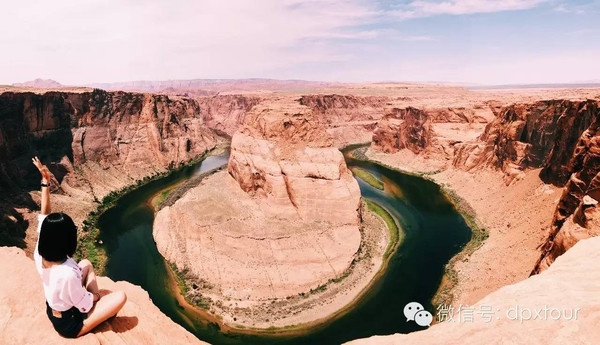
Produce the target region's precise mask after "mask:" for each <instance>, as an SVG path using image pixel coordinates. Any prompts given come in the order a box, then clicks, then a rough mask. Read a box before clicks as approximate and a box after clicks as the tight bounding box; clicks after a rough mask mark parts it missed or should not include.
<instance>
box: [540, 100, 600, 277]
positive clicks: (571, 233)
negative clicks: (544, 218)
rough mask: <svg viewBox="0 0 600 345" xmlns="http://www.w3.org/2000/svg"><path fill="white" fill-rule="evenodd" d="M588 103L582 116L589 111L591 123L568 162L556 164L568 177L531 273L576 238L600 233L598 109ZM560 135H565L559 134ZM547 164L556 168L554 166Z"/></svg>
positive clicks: (563, 250) (573, 242)
mask: <svg viewBox="0 0 600 345" xmlns="http://www.w3.org/2000/svg"><path fill="white" fill-rule="evenodd" d="M588 103H589V104H586V107H585V108H584V109H585V111H586V112H585V113H584V114H583V115H586V114H587V113H590V114H591V115H590V116H591V117H592V119H591V121H592V123H591V124H590V125H589V127H587V129H586V130H585V131H584V132H583V133H582V134H581V136H580V137H579V140H578V141H577V143H576V145H575V148H574V150H573V153H572V154H571V156H570V160H569V163H568V164H567V165H566V166H563V165H562V164H559V165H558V166H559V167H560V169H559V171H560V172H562V174H564V175H569V174H570V178H569V180H568V181H567V183H566V185H565V187H564V189H563V193H562V196H561V197H560V200H559V202H558V205H557V207H556V212H555V213H554V218H553V220H552V226H551V230H550V234H549V236H548V240H547V241H546V243H545V245H544V246H543V248H542V254H541V256H540V260H539V261H538V263H537V265H536V267H535V268H534V270H533V272H534V273H537V272H540V271H541V270H543V269H545V268H546V267H548V266H549V265H550V264H552V262H553V261H554V259H555V258H556V257H558V256H559V255H562V254H563V253H564V252H565V251H567V250H568V249H569V248H571V247H572V246H573V245H574V244H575V243H577V241H579V240H581V239H585V238H588V237H592V236H597V235H600V208H599V207H598V201H600V133H599V129H600V109H598V104H597V103H592V102H588ZM583 115H582V116H583ZM562 136H563V137H564V136H567V135H566V134H564V133H562ZM564 156H566V155H564ZM550 167H554V168H556V165H550ZM542 173H543V171H542Z"/></svg>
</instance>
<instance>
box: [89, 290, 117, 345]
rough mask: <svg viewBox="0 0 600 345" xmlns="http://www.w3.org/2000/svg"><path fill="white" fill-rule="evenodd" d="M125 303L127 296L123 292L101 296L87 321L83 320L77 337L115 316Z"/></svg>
mask: <svg viewBox="0 0 600 345" xmlns="http://www.w3.org/2000/svg"><path fill="white" fill-rule="evenodd" d="M125 302H127V296H126V295H125V293H124V292H123V291H116V292H111V293H109V294H108V295H105V296H103V297H102V298H101V299H100V300H99V301H98V302H96V304H95V305H94V307H93V308H92V310H90V312H89V313H88V317H87V319H85V320H83V327H82V328H81V331H79V334H78V335H77V336H78V337H79V336H82V335H84V334H86V333H87V332H89V331H91V330H93V329H94V328H96V326H98V325H99V324H101V323H102V322H103V321H105V320H107V319H109V318H111V317H112V316H115V315H117V313H118V312H119V310H121V308H123V305H125Z"/></svg>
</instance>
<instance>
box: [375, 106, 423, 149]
mask: <svg viewBox="0 0 600 345" xmlns="http://www.w3.org/2000/svg"><path fill="white" fill-rule="evenodd" d="M430 137H431V121H430V119H429V117H428V115H427V113H425V112H424V111H421V110H419V109H415V108H411V107H408V108H406V109H398V108H394V109H393V110H392V112H391V113H390V114H387V115H386V116H385V117H384V118H383V119H381V121H379V123H378V124H377V128H376V129H375V131H374V132H373V142H372V146H373V147H374V148H375V149H376V150H380V151H383V152H386V153H394V152H398V151H399V150H401V149H404V148H406V149H409V150H410V151H412V152H414V153H419V152H420V151H422V150H423V149H425V148H426V147H427V145H428V144H429V141H430V140H431V138H430Z"/></svg>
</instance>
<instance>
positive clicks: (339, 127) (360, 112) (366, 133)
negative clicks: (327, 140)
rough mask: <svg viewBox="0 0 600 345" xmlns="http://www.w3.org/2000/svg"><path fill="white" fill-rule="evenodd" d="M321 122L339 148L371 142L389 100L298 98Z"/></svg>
mask: <svg viewBox="0 0 600 345" xmlns="http://www.w3.org/2000/svg"><path fill="white" fill-rule="evenodd" d="M298 103H299V104H300V105H303V106H306V107H308V108H309V109H310V111H311V113H312V114H313V115H314V116H315V117H317V118H319V119H320V121H321V122H322V123H323V125H324V126H325V128H326V131H327V133H329V134H330V135H331V137H332V138H333V140H334V144H335V146H337V147H341V146H345V145H348V144H351V143H364V142H368V141H371V135H372V133H373V129H374V128H375V126H376V125H377V121H379V120H380V119H381V118H382V116H383V114H385V113H386V109H387V108H389V107H390V104H391V103H390V99H389V98H388V97H383V96H355V95H338V94H328V95H304V96H302V97H300V98H299V99H298Z"/></svg>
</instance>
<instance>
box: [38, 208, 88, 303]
mask: <svg viewBox="0 0 600 345" xmlns="http://www.w3.org/2000/svg"><path fill="white" fill-rule="evenodd" d="M45 218H46V215H44V214H40V215H38V227H37V231H38V243H36V244H35V252H34V253H33V259H34V261H35V266H36V268H37V270H38V273H39V274H40V276H41V277H42V282H43V284H44V294H45V295H46V301H48V305H50V308H52V309H54V310H56V311H66V310H69V309H71V308H72V307H76V308H77V309H79V310H80V311H81V312H82V313H87V312H88V311H90V309H91V308H92V306H93V305H94V295H93V294H92V293H91V292H88V291H87V290H86V289H85V287H84V286H83V282H82V273H83V271H82V269H81V267H79V265H77V263H76V262H75V260H73V259H71V258H70V257H68V258H67V260H65V262H63V263H62V264H60V265H54V266H51V267H49V268H44V267H43V264H42V257H41V255H40V253H39V252H38V244H39V241H40V239H39V234H40V231H41V229H42V222H43V221H44V219H45Z"/></svg>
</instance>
